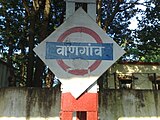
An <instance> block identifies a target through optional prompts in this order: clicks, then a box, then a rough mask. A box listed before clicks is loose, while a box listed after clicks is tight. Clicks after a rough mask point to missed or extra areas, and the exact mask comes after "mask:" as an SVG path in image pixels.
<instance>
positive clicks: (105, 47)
mask: <svg viewBox="0 0 160 120" xmlns="http://www.w3.org/2000/svg"><path fill="white" fill-rule="evenodd" d="M46 59H84V60H113V43H102V44H100V43H77V42H46Z"/></svg>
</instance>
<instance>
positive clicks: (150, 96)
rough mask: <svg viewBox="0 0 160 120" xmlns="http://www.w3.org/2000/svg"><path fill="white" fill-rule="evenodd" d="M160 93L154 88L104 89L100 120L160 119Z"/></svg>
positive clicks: (101, 96) (101, 98)
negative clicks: (153, 89)
mask: <svg viewBox="0 0 160 120" xmlns="http://www.w3.org/2000/svg"><path fill="white" fill-rule="evenodd" d="M159 99H160V93H159V91H152V90H103V92H101V93H100V109H99V115H100V120H133V119H134V120H146V119H149V118H150V119H151V118H152V119H153V120H160V101H158V100H159Z"/></svg>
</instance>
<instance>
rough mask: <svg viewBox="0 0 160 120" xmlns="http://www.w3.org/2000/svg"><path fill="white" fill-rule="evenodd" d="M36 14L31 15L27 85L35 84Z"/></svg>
mask: <svg viewBox="0 0 160 120" xmlns="http://www.w3.org/2000/svg"><path fill="white" fill-rule="evenodd" d="M35 20H36V17H35V14H34V13H32V14H31V16H30V28H29V53H28V62H27V63H28V64H27V81H26V86H27V87H32V86H33V68H34V53H33V48H34V35H35Z"/></svg>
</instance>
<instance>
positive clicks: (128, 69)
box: [107, 63, 160, 89]
mask: <svg viewBox="0 0 160 120" xmlns="http://www.w3.org/2000/svg"><path fill="white" fill-rule="evenodd" d="M108 71H109V78H108V86H107V87H108V88H110V89H114V88H116V86H115V78H114V74H113V73H117V74H130V75H131V74H133V76H134V77H136V78H137V79H135V80H134V81H133V87H132V88H133V89H153V86H152V81H150V80H149V77H148V76H149V75H152V76H153V73H156V76H160V65H159V64H149V63H148V64H147V63H146V64H144V63H143V64H142V63H141V64H138V63H137V64H116V65H113V66H112V67H111V68H110V69H109V70H108ZM116 85H117V86H119V81H118V80H117V81H116Z"/></svg>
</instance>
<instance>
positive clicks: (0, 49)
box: [0, 0, 160, 85]
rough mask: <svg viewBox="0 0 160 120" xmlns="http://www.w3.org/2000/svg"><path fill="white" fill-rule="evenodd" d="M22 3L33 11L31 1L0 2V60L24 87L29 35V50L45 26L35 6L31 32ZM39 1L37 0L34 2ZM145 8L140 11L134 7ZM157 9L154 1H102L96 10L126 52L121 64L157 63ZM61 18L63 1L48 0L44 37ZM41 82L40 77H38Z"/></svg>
mask: <svg viewBox="0 0 160 120" xmlns="http://www.w3.org/2000/svg"><path fill="white" fill-rule="evenodd" d="M24 1H25V2H26V3H27V5H28V7H29V9H28V10H30V11H31V10H32V9H33V1H32V0H1V1H0V56H1V57H2V59H4V60H6V61H7V62H8V63H9V64H10V65H12V66H13V67H15V68H16V69H17V73H16V75H17V81H18V82H19V84H23V85H24V84H25V82H26V76H27V68H28V66H27V64H28V61H29V60H30V58H28V56H29V53H30V51H29V47H30V41H29V40H30V34H31V32H33V33H34V35H33V41H32V42H33V47H34V46H36V45H38V44H39V43H40V42H41V41H42V40H43V39H42V34H43V30H42V26H43V25H44V22H45V19H46V18H45V17H44V13H43V10H44V5H45V4H44V3H42V4H39V5H40V6H39V8H37V9H38V10H37V11H36V14H35V15H36V20H35V29H34V31H31V29H30V25H31V17H33V16H31V15H30V14H31V13H30V12H28V10H27V9H26V7H25V6H24ZM34 1H40V0H34ZM138 4H142V5H145V6H146V9H145V10H140V9H138V8H136V7H135V5H138ZM159 10H160V5H159V2H158V0H146V2H144V3H139V0H105V1H103V2H102V6H101V10H100V12H99V13H100V15H98V16H99V17H100V26H101V27H102V28H103V29H104V30H105V31H106V33H107V34H108V35H109V36H111V37H112V38H113V39H114V40H115V41H116V42H117V43H118V44H119V45H120V46H121V47H122V48H124V49H125V50H126V55H125V56H123V58H122V60H125V61H144V62H160V40H159V39H160V38H159V31H160V14H159V13H160V11H159ZM137 13H139V14H142V15H143V16H142V18H141V19H138V22H139V24H138V29H136V30H134V31H132V30H130V29H128V26H129V24H130V19H131V18H132V17H134V16H135V15H136V14H137ZM64 15H65V1H64V0H51V9H50V14H49V18H48V23H47V32H46V33H45V37H47V36H48V35H49V34H51V33H52V32H53V31H54V30H55V29H56V28H57V27H58V26H59V25H61V24H62V23H63V20H64ZM33 57H34V58H33V61H34V63H33V66H32V67H33V69H34V71H33V73H34V72H35V68H36V67H35V66H36V63H37V59H38V58H37V57H36V56H35V55H34V56H33ZM33 77H35V76H34V74H33ZM40 77H41V78H44V74H42V76H40Z"/></svg>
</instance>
